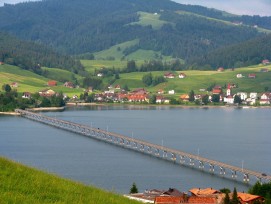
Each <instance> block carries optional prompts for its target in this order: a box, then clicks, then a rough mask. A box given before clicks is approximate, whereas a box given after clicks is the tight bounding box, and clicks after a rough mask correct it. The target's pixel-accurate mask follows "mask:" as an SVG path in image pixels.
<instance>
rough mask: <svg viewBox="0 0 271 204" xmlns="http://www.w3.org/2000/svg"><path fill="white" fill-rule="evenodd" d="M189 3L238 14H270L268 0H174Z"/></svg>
mask: <svg viewBox="0 0 271 204" xmlns="http://www.w3.org/2000/svg"><path fill="white" fill-rule="evenodd" d="M174 1H175V2H178V3H182V4H191V5H202V6H206V7H209V8H216V9H219V10H224V11H227V12H229V13H233V14H239V15H261V16H271V3H270V0H257V1H255V0H238V1H237V0H226V1H225V0H174Z"/></svg>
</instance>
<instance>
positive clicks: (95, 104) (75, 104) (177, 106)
mask: <svg viewBox="0 0 271 204" xmlns="http://www.w3.org/2000/svg"><path fill="white" fill-rule="evenodd" d="M74 106H79V107H81V106H82V107H83V106H146V107H174V108H200V109H208V108H236V109H256V108H271V106H229V105H217V106H215V105H203V106H196V105H195V106H193V105H171V104H132V103H67V104H66V107H74Z"/></svg>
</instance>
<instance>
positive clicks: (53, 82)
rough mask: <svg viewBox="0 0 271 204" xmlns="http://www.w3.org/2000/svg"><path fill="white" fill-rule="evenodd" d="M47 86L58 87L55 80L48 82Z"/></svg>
mask: <svg viewBox="0 0 271 204" xmlns="http://www.w3.org/2000/svg"><path fill="white" fill-rule="evenodd" d="M47 85H48V86H56V85H57V81H54V80H52V81H48V82H47Z"/></svg>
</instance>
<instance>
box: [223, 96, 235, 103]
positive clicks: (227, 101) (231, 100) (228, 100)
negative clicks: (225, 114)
mask: <svg viewBox="0 0 271 204" xmlns="http://www.w3.org/2000/svg"><path fill="white" fill-rule="evenodd" d="M223 101H224V102H225V103H227V104H233V103H234V97H233V96H231V95H229V96H226V97H224V100H223Z"/></svg>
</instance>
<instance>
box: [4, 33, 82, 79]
mask: <svg viewBox="0 0 271 204" xmlns="http://www.w3.org/2000/svg"><path fill="white" fill-rule="evenodd" d="M0 61H1V62H4V63H7V64H11V65H15V66H19V67H21V68H23V69H26V70H31V71H33V72H35V73H38V74H42V70H41V66H46V67H58V68H62V69H67V70H70V71H73V72H79V71H82V70H83V66H82V65H81V63H80V62H79V61H76V60H74V59H73V58H71V57H70V56H67V55H66V56H65V55H62V54H59V53H57V52H55V51H54V50H52V49H50V48H48V47H46V46H44V45H40V44H36V43H34V42H30V41H22V40H19V39H18V38H16V37H14V36H11V35H8V34H6V33H3V32H0Z"/></svg>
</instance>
